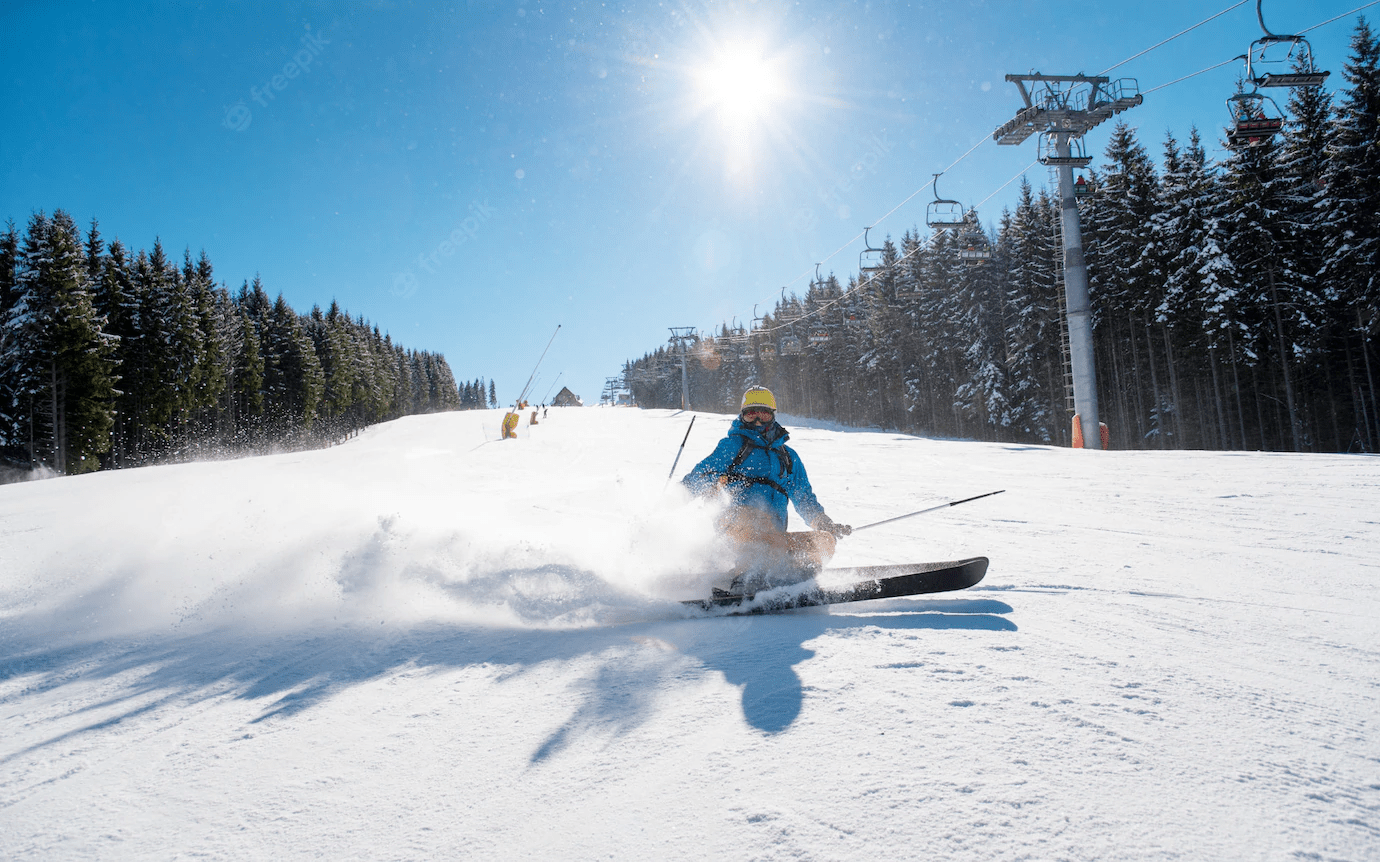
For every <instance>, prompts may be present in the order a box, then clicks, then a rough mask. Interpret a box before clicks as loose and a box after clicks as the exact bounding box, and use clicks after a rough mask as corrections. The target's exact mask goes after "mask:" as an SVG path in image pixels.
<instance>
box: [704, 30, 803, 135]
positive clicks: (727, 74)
mask: <svg viewBox="0 0 1380 862" xmlns="http://www.w3.org/2000/svg"><path fill="white" fill-rule="evenodd" d="M698 78H699V88H700V95H701V98H702V99H703V101H704V103H705V106H706V107H707V108H709V109H710V110H712V111H714V112H716V113H718V114H719V116H720V119H722V120H723V121H724V122H725V123H728V124H742V123H754V122H760V121H763V120H765V119H767V118H768V117H769V116H770V114H771V113H772V109H773V108H774V107H775V105H776V102H777V100H778V99H779V98H780V97H781V95H782V93H783V87H782V82H781V79H780V76H779V74H778V72H777V69H776V68H775V67H774V64H773V63H772V62H771V61H770V60H768V59H767V58H766V57H764V56H763V55H762V52H761V50H760V49H757V48H755V47H753V46H750V45H728V46H725V47H724V48H723V49H722V50H721V51H720V52H719V54H718V56H716V57H714V58H713V59H712V60H711V61H710V62H709V63H708V64H707V65H706V66H705V67H704V68H703V69H702V70H701V71H700V73H699V75H698Z"/></svg>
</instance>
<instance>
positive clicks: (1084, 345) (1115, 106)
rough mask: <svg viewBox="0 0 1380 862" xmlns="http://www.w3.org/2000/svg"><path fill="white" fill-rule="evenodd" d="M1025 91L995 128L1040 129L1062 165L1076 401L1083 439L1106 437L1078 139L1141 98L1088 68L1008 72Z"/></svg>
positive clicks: (1126, 81)
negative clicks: (1077, 174) (1076, 177)
mask: <svg viewBox="0 0 1380 862" xmlns="http://www.w3.org/2000/svg"><path fill="white" fill-rule="evenodd" d="M1006 80H1008V81H1010V82H1011V83H1013V84H1015V85H1016V87H1017V88H1018V89H1019V90H1020V91H1021V99H1023V100H1024V101H1025V107H1023V108H1021V109H1020V110H1019V111H1017V112H1016V116H1015V118H1014V119H1012V120H1010V121H1009V122H1007V123H1006V124H1005V125H1003V126H1001V127H1000V128H998V129H997V130H996V131H995V132H993V133H992V138H993V139H994V140H996V142H997V143H998V144H1006V145H1016V144H1021V143H1024V142H1025V141H1026V139H1028V138H1029V137H1030V136H1031V135H1034V134H1037V133H1038V134H1040V136H1041V142H1042V143H1041V161H1042V162H1044V163H1045V164H1047V165H1050V166H1051V167H1054V168H1056V169H1057V170H1058V171H1059V203H1060V214H1061V218H1060V221H1061V227H1062V228H1063V231H1062V233H1063V237H1064V248H1063V252H1064V297H1065V315H1066V316H1067V319H1068V329H1069V360H1070V364H1071V365H1072V369H1073V405H1074V412H1076V413H1077V414H1078V418H1079V421H1080V424H1081V425H1082V431H1083V440H1084V446H1086V447H1090V448H1091V447H1096V446H1098V445H1099V443H1098V441H1100V440H1101V426H1100V423H1099V422H1098V415H1097V369H1096V367H1095V364H1094V359H1093V339H1092V306H1091V303H1090V301H1089V299H1088V267H1087V263H1086V262H1085V261H1084V258H1083V231H1082V227H1081V226H1080V224H1079V221H1078V198H1077V196H1076V195H1075V189H1074V183H1073V169H1074V167H1080V166H1081V165H1080V164H1079V162H1082V164H1084V165H1085V164H1087V162H1086V161H1083V160H1084V159H1086V158H1087V156H1086V155H1085V152H1084V149H1083V147H1082V145H1081V144H1082V142H1081V141H1080V140H1079V139H1080V138H1082V137H1083V135H1085V134H1087V133H1088V132H1089V131H1091V130H1092V129H1094V128H1096V127H1097V126H1098V125H1099V124H1101V123H1103V122H1104V121H1106V120H1110V119H1111V118H1112V117H1114V116H1116V115H1117V114H1119V113H1121V112H1122V111H1125V110H1127V109H1128V108H1134V107H1135V106H1136V105H1139V104H1140V103H1141V101H1142V96H1141V95H1140V90H1139V87H1138V86H1137V85H1136V82H1135V80H1134V79H1131V78H1121V79H1119V80H1117V81H1115V82H1114V81H1112V80H1111V79H1109V78H1106V77H1103V76H1091V75H1042V74H1040V73H1038V72H1032V73H1030V74H1027V75H1007V76H1006Z"/></svg>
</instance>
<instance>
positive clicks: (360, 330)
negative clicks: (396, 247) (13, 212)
mask: <svg viewBox="0 0 1380 862" xmlns="http://www.w3.org/2000/svg"><path fill="white" fill-rule="evenodd" d="M496 402H497V398H496V394H495V392H494V387H493V383H492V381H489V382H488V385H487V387H486V385H485V381H483V380H480V379H476V380H474V381H472V382H468V383H465V384H463V385H458V386H457V384H456V382H455V379H454V377H453V375H452V373H451V369H450V366H449V365H448V364H447V363H446V360H445V357H444V356H441V355H439V354H435V353H428V352H426V351H418V350H409V349H405V348H403V346H402V345H400V344H395V343H394V342H393V340H392V339H391V338H390V337H389V336H388V335H387V334H383V333H380V332H379V328H378V327H377V326H374V325H371V324H370V323H369V322H368V321H367V320H365V319H364V318H363V317H362V316H361V317H353V318H352V317H351V316H350V315H349V314H348V313H346V312H345V311H343V310H342V309H341V308H340V307H339V306H338V305H337V304H336V303H334V302H332V303H331V307H330V309H329V310H327V311H325V312H322V311H321V309H320V307H315V308H313V309H312V310H311V313H310V314H298V313H297V312H296V311H294V310H293V309H292V308H291V307H290V306H289V305H288V304H287V302H286V301H284V299H283V297H282V295H281V294H279V296H278V298H277V299H276V300H274V299H269V297H268V294H267V293H266V292H265V291H264V288H263V285H262V284H261V283H260V281H259V279H258V278H257V277H256V278H255V279H254V281H253V283H252V284H251V283H245V284H244V285H242V286H241V287H240V289H239V291H238V292H236V293H231V292H230V291H229V290H228V289H227V288H226V287H225V286H224V285H223V284H219V285H218V284H217V283H216V282H215V280H214V277H213V272H212V267H211V261H210V260H209V259H208V258H207V256H206V253H205V252H204V251H203V252H202V254H201V255H200V257H199V258H198V259H196V260H193V259H192V256H191V254H190V252H186V253H184V256H183V261H182V264H181V266H178V265H176V264H175V263H173V262H172V261H170V260H169V259H168V257H167V255H166V253H165V252H164V250H163V247H162V245H161V244H160V243H159V242H157V241H155V242H154V244H153V249H152V250H151V251H144V250H142V249H141V250H139V251H138V252H137V253H131V252H130V250H129V249H128V248H126V247H125V245H124V244H123V243H121V242H120V241H119V240H118V239H117V240H115V241H113V242H110V243H108V244H107V243H105V242H104V241H103V240H102V238H101V235H100V231H99V228H98V225H97V223H96V222H95V221H94V220H93V221H92V224H91V228H90V230H89V231H88V232H87V233H86V235H85V236H84V237H83V235H82V232H81V230H80V229H79V228H78V227H77V225H76V224H75V222H74V221H73V220H72V218H71V217H70V216H69V215H68V214H67V213H66V212H63V211H62V210H58V211H56V212H54V213H53V214H52V215H51V216H48V215H46V214H44V213H42V212H40V213H37V214H35V215H33V216H32V218H31V219H30V220H29V223H28V227H27V230H26V231H25V233H24V234H23V236H22V237H21V235H20V233H19V231H18V230H17V228H16V227H15V225H14V223H13V222H12V221H11V222H9V223H8V225H7V228H6V230H5V231H4V233H2V234H0V473H3V474H4V476H5V477H7V478H16V477H18V476H22V475H33V474H34V471H38V473H39V474H44V475H46V474H47V472H48V471H51V472H52V473H57V474H73V473H83V472H89V471H92V470H97V469H102V468H107V469H108V468H114V467H131V466H139V465H143V464H152V463H159V462H166V461H180V460H189V459H194V458H206V457H230V456H234V455H240V454H250V453H258V452H265V451H273V450H281V449H295V448H309V447H318V446H323V445H329V444H331V443H333V442H337V441H339V440H342V439H344V438H346V437H348V436H350V435H352V434H354V433H355V432H357V431H358V430H359V429H360V428H363V427H364V426H367V425H369V424H372V423H375V422H382V421H386V420H390V419H395V418H398V417H400V416H406V415H410V414H415V413H428V412H432V411H438V410H455V409H467V408H480V407H487V406H489V405H490V403H495V404H496Z"/></svg>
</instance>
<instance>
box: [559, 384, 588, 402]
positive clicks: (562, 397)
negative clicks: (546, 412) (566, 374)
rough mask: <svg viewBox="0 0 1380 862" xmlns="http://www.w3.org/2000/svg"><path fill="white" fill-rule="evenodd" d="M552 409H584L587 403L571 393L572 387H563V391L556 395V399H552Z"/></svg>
mask: <svg viewBox="0 0 1380 862" xmlns="http://www.w3.org/2000/svg"><path fill="white" fill-rule="evenodd" d="M551 406H552V407H583V406H585V402H583V401H581V400H580V396H578V395H576V394H575V393H574V392H571V391H570V387H568V386H562V387H561V391H560V392H557V393H556V397H555V398H553V399H551Z"/></svg>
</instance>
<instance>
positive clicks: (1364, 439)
mask: <svg viewBox="0 0 1380 862" xmlns="http://www.w3.org/2000/svg"><path fill="white" fill-rule="evenodd" d="M1337 77H1341V78H1342V79H1343V81H1342V82H1341V84H1340V85H1339V86H1338V88H1337V90H1336V91H1335V92H1330V91H1328V90H1325V89H1323V88H1297V89H1292V90H1288V91H1286V92H1288V93H1289V96H1288V98H1287V103H1286V104H1284V105H1283V106H1282V107H1283V108H1284V111H1285V114H1286V121H1285V124H1284V129H1283V131H1282V133H1281V134H1280V135H1278V136H1276V137H1273V138H1266V139H1265V140H1264V141H1262V142H1261V145H1259V146H1248V147H1238V148H1236V149H1229V150H1226V151H1225V152H1226V155H1225V156H1224V157H1223V158H1222V159H1221V160H1220V161H1218V160H1210V159H1209V158H1208V156H1207V154H1206V151H1205V147H1204V145H1203V143H1202V140H1201V138H1200V134H1199V132H1198V131H1197V129H1190V130H1189V132H1188V135H1187V137H1186V139H1181V138H1180V137H1176V136H1175V135H1174V134H1173V133H1172V132H1171V133H1168V134H1166V136H1165V137H1164V139H1163V140H1162V141H1160V142H1159V143H1158V145H1157V146H1158V148H1159V158H1158V160H1156V159H1153V158H1152V157H1151V155H1150V152H1149V151H1148V150H1147V144H1146V143H1145V142H1142V141H1141V140H1140V139H1139V137H1138V134H1137V132H1136V130H1135V129H1134V128H1132V127H1131V126H1129V125H1127V124H1126V123H1124V122H1121V123H1118V124H1117V125H1115V126H1114V127H1113V128H1112V129H1111V134H1110V142H1109V143H1108V145H1107V147H1106V150H1105V152H1104V156H1103V159H1102V161H1101V163H1100V164H1099V165H1097V166H1095V167H1090V168H1089V169H1088V172H1087V179H1088V180H1090V181H1091V187H1092V188H1093V189H1094V192H1093V193H1092V194H1089V195H1087V196H1086V197H1082V198H1080V199H1079V203H1078V208H1079V214H1080V221H1081V225H1082V236H1083V248H1084V251H1085V259H1086V262H1087V267H1088V278H1089V291H1090V294H1091V300H1092V311H1093V327H1094V330H1093V332H1094V349H1095V354H1096V369H1097V383H1098V386H1097V388H1098V402H1099V418H1100V419H1101V420H1102V421H1103V422H1104V423H1106V424H1107V426H1109V431H1110V440H1111V446H1112V447H1113V448H1123V449H1124V448H1160V449H1167V448H1175V449H1182V448H1205V449H1239V450H1250V449H1255V450H1280V451H1310V452H1374V451H1376V447H1377V445H1380V410H1378V409H1377V408H1378V407H1380V403H1377V397H1376V396H1377V378H1380V352H1377V349H1376V344H1377V336H1378V335H1380V331H1378V330H1380V284H1377V277H1376V273H1377V263H1380V44H1377V40H1376V38H1375V36H1374V35H1373V34H1372V32H1371V30H1370V28H1369V26H1368V25H1367V24H1366V22H1365V21H1364V19H1363V20H1362V21H1361V22H1360V24H1359V25H1358V27H1357V29H1356V31H1355V33H1354V34H1353V37H1352V40H1351V52H1350V55H1349V57H1348V59H1347V62H1346V64H1345V68H1344V70H1343V72H1342V74H1341V75H1340V76H1336V75H1334V79H1335V78H1337ZM1281 101H1284V100H1281ZM1223 136H1224V139H1225V136H1226V130H1225V129H1224V130H1223ZM1054 188H1055V189H1056V190H1057V185H1055V186H1054ZM1059 208H1060V201H1059V200H1058V196H1057V191H1056V192H1051V191H1049V190H1045V189H1041V190H1038V191H1037V190H1036V189H1035V188H1033V187H1032V186H1031V185H1030V184H1029V183H1028V182H1025V181H1023V184H1022V187H1021V189H1020V196H1019V202H1018V203H1017V205H1016V207H1015V210H1014V211H1011V210H1010V209H1007V210H1005V211H1003V212H1002V213H1001V215H1000V218H999V219H998V221H997V223H996V224H995V225H993V226H990V227H989V228H988V229H987V230H985V231H980V230H978V229H977V228H974V229H973V230H972V231H971V232H970V233H969V234H967V235H965V233H964V232H963V231H953V230H934V231H928V232H922V230H921V229H920V228H913V229H911V230H908V231H906V232H905V234H904V235H903V236H902V237H901V238H900V241H899V242H894V241H893V240H892V239H891V238H890V237H888V238H887V240H886V242H885V243H884V245H883V259H882V261H881V265H880V266H878V267H875V268H873V267H869V271H867V272H862V273H860V274H859V275H858V276H852V275H850V276H849V277H848V281H847V284H846V285H843V284H841V283H840V282H839V280H838V279H837V278H836V277H835V276H834V275H832V274H830V275H827V276H821V277H820V278H817V279H816V280H815V281H813V282H812V283H811V284H810V286H809V288H808V290H807V291H806V293H805V295H804V296H803V297H800V296H796V295H791V296H786V295H785V294H784V292H783V296H782V299H781V300H780V301H779V302H778V303H777V304H776V306H775V308H774V309H773V310H772V311H771V312H770V313H769V314H767V315H766V316H765V317H763V318H761V319H759V320H755V321H754V322H753V325H752V326H751V327H750V328H747V327H737V328H729V327H728V326H727V325H724V326H721V327H720V328H719V330H718V331H717V332H714V333H711V334H709V335H702V336H701V337H699V338H698V339H697V340H696V341H695V342H694V343H692V344H689V345H686V344H684V343H680V344H676V343H668V344H667V345H665V346H662V347H660V348H658V349H656V350H654V351H652V352H650V353H648V354H646V355H644V356H643V357H642V358H640V359H637V360H633V361H629V362H627V363H626V364H625V366H624V369H623V376H622V381H621V382H622V385H623V386H624V387H626V389H627V390H628V391H629V392H631V394H632V396H633V398H634V400H635V402H636V403H637V404H639V405H641V406H643V407H678V406H680V403H681V362H682V355H681V349H682V348H683V349H684V351H685V356H684V361H685V364H686V371H687V375H688V383H689V387H688V388H689V401H690V405H691V406H692V407H693V408H695V409H699V410H715V411H723V412H730V413H731V412H735V411H736V410H737V407H738V401H739V398H740V397H741V394H742V391H743V389H744V388H746V387H747V386H751V385H764V386H767V387H769V388H771V389H773V390H774V391H775V392H776V395H777V399H778V403H779V404H780V405H781V409H782V410H783V411H785V412H788V413H792V414H795V415H801V416H808V417H814V418H820V419H830V420H835V421H838V422H841V423H845V424H850V425H860V426H880V427H885V428H895V429H898V430H902V431H905V432H909V433H917V434H925V435H934V436H955V437H965V438H974V439H981V440H990V441H1010V442H1030V443H1048V444H1057V445H1069V443H1070V437H1071V421H1070V420H1071V417H1072V397H1071V383H1070V377H1069V369H1068V366H1067V358H1066V355H1067V354H1066V346H1065V345H1066V339H1067V330H1066V328H1065V324H1064V315H1063V310H1064V305H1063V296H1062V267H1063V260H1062V247H1063V243H1062V238H1061V235H1060V216H1059ZM969 215H970V217H971V218H972V220H973V223H974V225H976V224H978V220H977V214H976V213H975V212H973V211H971V210H970V212H969ZM974 247H977V248H981V249H983V250H984V251H985V252H986V253H989V254H990V256H988V257H986V259H971V258H973V257H975V256H974V255H972V254H968V255H963V252H964V251H965V249H966V250H969V251H971V250H972V249H973V248H974ZM965 257H967V258H970V259H964V258H965Z"/></svg>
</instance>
